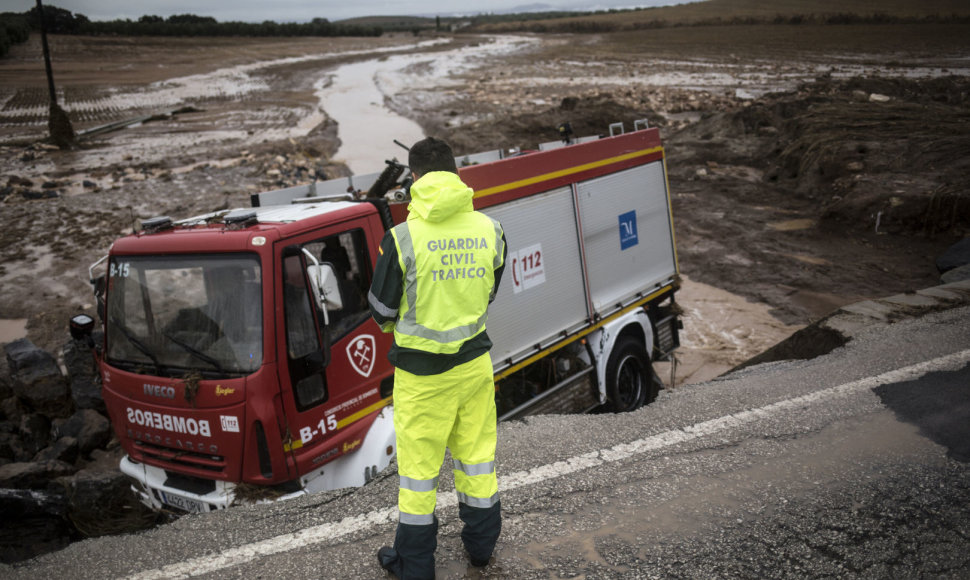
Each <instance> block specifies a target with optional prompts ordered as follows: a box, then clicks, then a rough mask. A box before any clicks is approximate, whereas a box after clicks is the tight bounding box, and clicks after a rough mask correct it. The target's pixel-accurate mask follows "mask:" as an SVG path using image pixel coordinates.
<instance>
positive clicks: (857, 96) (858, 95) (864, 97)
mask: <svg viewBox="0 0 970 580" xmlns="http://www.w3.org/2000/svg"><path fill="white" fill-rule="evenodd" d="M852 100H853V101H856V102H859V103H864V102H866V101H868V100H869V94H868V93H867V92H865V91H861V90H858V89H857V90H854V91H852Z"/></svg>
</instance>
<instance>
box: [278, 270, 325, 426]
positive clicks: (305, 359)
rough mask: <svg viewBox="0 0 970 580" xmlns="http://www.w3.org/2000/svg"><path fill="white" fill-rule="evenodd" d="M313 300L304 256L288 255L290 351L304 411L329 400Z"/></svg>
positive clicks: (299, 403)
mask: <svg viewBox="0 0 970 580" xmlns="http://www.w3.org/2000/svg"><path fill="white" fill-rule="evenodd" d="M312 300H313V297H312V296H311V295H310V292H309V289H308V287H307V280H306V276H305V275H304V268H303V261H302V259H301V257H300V255H298V254H296V255H291V256H287V257H286V258H284V259H283V311H284V317H285V319H286V352H287V355H288V358H289V371H290V379H291V381H292V383H293V394H294V396H295V398H296V406H297V408H298V409H300V410H301V411H302V410H304V409H307V408H309V407H312V406H314V405H317V404H319V403H322V402H324V401H325V400H326V399H327V387H326V383H325V379H324V372H323V371H324V367H323V360H324V359H323V351H322V347H321V344H320V335H319V334H318V332H317V323H316V317H315V316H314V312H313V309H314V305H313V301H312Z"/></svg>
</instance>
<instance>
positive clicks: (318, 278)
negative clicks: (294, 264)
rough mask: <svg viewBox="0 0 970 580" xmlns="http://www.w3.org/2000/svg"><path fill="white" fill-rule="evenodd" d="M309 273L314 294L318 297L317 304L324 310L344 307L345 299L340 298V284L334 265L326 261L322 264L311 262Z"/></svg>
mask: <svg viewBox="0 0 970 580" xmlns="http://www.w3.org/2000/svg"><path fill="white" fill-rule="evenodd" d="M307 275H309V277H310V283H311V284H312V285H313V296H314V297H315V298H316V299H317V304H318V305H319V306H320V309H321V310H323V311H324V312H327V311H329V310H340V309H341V308H343V307H344V304H343V300H342V299H341V298H340V285H339V283H338V281H337V275H336V274H335V273H334V271H333V266H332V265H331V264H330V263H328V262H324V263H322V264H311V265H309V266H307Z"/></svg>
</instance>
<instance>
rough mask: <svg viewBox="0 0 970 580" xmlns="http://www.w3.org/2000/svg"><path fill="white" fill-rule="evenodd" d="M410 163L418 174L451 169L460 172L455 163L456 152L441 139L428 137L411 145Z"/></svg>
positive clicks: (412, 169)
mask: <svg viewBox="0 0 970 580" xmlns="http://www.w3.org/2000/svg"><path fill="white" fill-rule="evenodd" d="M408 165H409V166H410V167H411V171H413V172H415V173H417V174H418V175H425V174H427V173H431V172H432V171H450V172H451V173H458V167H457V166H456V165H455V154H454V153H452V152H451V147H450V146H449V145H448V144H447V143H446V142H444V141H442V140H441V139H435V138H434V137H428V138H426V139H422V140H420V141H418V142H417V143H415V144H414V145H412V146H411V151H410V152H409V153H408Z"/></svg>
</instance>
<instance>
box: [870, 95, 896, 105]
mask: <svg viewBox="0 0 970 580" xmlns="http://www.w3.org/2000/svg"><path fill="white" fill-rule="evenodd" d="M891 100H892V97H890V96H887V95H880V94H879V93H872V94H871V95H869V102H870V103H888V102H889V101H891Z"/></svg>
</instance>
